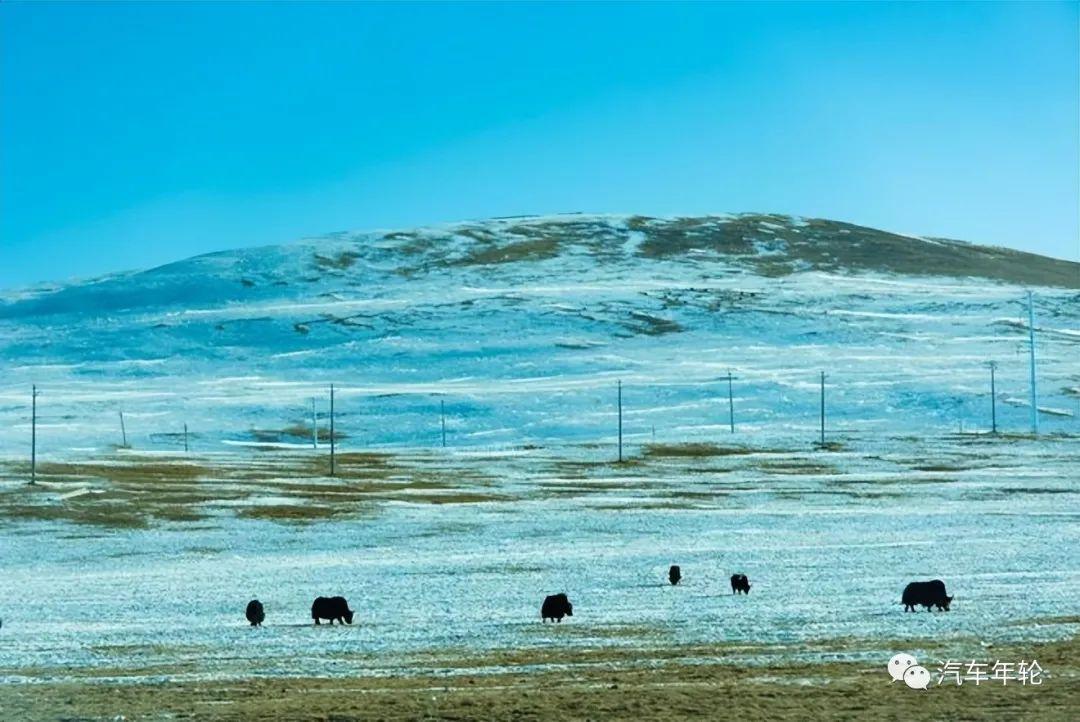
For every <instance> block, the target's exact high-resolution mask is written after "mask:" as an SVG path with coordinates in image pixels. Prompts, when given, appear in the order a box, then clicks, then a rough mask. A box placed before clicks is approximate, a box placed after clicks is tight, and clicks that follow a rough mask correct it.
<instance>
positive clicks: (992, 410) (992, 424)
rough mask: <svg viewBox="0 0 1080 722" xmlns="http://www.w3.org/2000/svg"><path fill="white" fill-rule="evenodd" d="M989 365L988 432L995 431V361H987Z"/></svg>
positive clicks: (994, 432) (992, 432) (993, 432)
mask: <svg viewBox="0 0 1080 722" xmlns="http://www.w3.org/2000/svg"><path fill="white" fill-rule="evenodd" d="M987 366H989V367H990V433H991V434H996V433H997V388H996V387H995V385H994V372H995V371H997V361H990V362H989V363H987Z"/></svg>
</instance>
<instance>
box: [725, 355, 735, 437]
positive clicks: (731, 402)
mask: <svg viewBox="0 0 1080 722" xmlns="http://www.w3.org/2000/svg"><path fill="white" fill-rule="evenodd" d="M727 410H728V424H730V425H731V433H733V434H734V433H735V399H734V397H733V396H732V395H731V369H728V372H727Z"/></svg>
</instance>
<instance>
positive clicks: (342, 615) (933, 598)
mask: <svg viewBox="0 0 1080 722" xmlns="http://www.w3.org/2000/svg"><path fill="white" fill-rule="evenodd" d="M681 580H682V569H681V568H680V567H679V565H678V564H673V565H672V566H671V568H670V569H669V570H668V581H669V582H671V584H672V585H676V584H678V583H679V582H680V581H681ZM750 586H751V584H750V579H749V578H748V577H747V576H746V575H745V574H732V575H731V593H732V594H749V593H750ZM952 600H953V598H952V597H951V596H949V595H947V594H946V593H945V582H943V581H941V580H940V579H934V580H933V581H929V582H912V583H911V584H908V585H907V586H906V587H904V592H903V594H902V595H901V597H900V602H901V603H902V604H903V605H904V611H905V612H914V611H915V607H917V606H923V607H926V610H927V611H932V608H933V607H937V608H938V609H939V610H941V611H945V612H947V611H949V604H950V603H951V602H952ZM245 616H246V617H247V620H248V622H250V623H251V626H253V627H259V626H262V623H263V620H264V619H266V611H265V610H264V609H263V605H262V602H260V601H259V600H258V599H252V600H251V601H250V602H248V605H247V610H246V612H245ZM572 616H574V605H573V604H571V603H570V599H569V598H567V596H566V595H565V594H552V595H550V596H547V597H545V598H544V603H543V604H542V605H541V606H540V619H541V620H542V621H544V622H547V621H548V620H551V621H552V622H561V621H562V620H563V617H572ZM311 618H312V619H313V620H315V624H319V623H320V622H319V620H323V619H325V620H328V621H329V622H330V624H331V625H333V624H334V622H335V621H336V622H337V623H338V624H352V621H353V610H351V609H349V603H348V602H347V601H346V600H345V597H318V598H316V599H315V601H314V603H312V605H311Z"/></svg>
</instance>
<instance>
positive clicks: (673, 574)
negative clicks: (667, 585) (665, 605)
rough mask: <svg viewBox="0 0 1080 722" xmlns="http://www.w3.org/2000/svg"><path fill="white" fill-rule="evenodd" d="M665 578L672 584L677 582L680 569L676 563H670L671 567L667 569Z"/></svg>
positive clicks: (679, 576) (680, 572) (680, 574)
mask: <svg viewBox="0 0 1080 722" xmlns="http://www.w3.org/2000/svg"><path fill="white" fill-rule="evenodd" d="M667 578H668V581H669V582H671V583H672V585H675V584H678V583H679V580H680V579H682V569H679V565H678V564H672V565H671V569H668V573H667Z"/></svg>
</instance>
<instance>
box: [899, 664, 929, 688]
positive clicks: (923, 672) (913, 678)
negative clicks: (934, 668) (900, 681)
mask: <svg viewBox="0 0 1080 722" xmlns="http://www.w3.org/2000/svg"><path fill="white" fill-rule="evenodd" d="M904 684H906V685H907V686H908V687H911V688H912V689H921V690H926V688H927V687H928V686H930V670H928V669H927V668H926V667H923V666H922V665H918V664H914V665H912V666H910V667H908V668H907V671H905V672H904Z"/></svg>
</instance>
